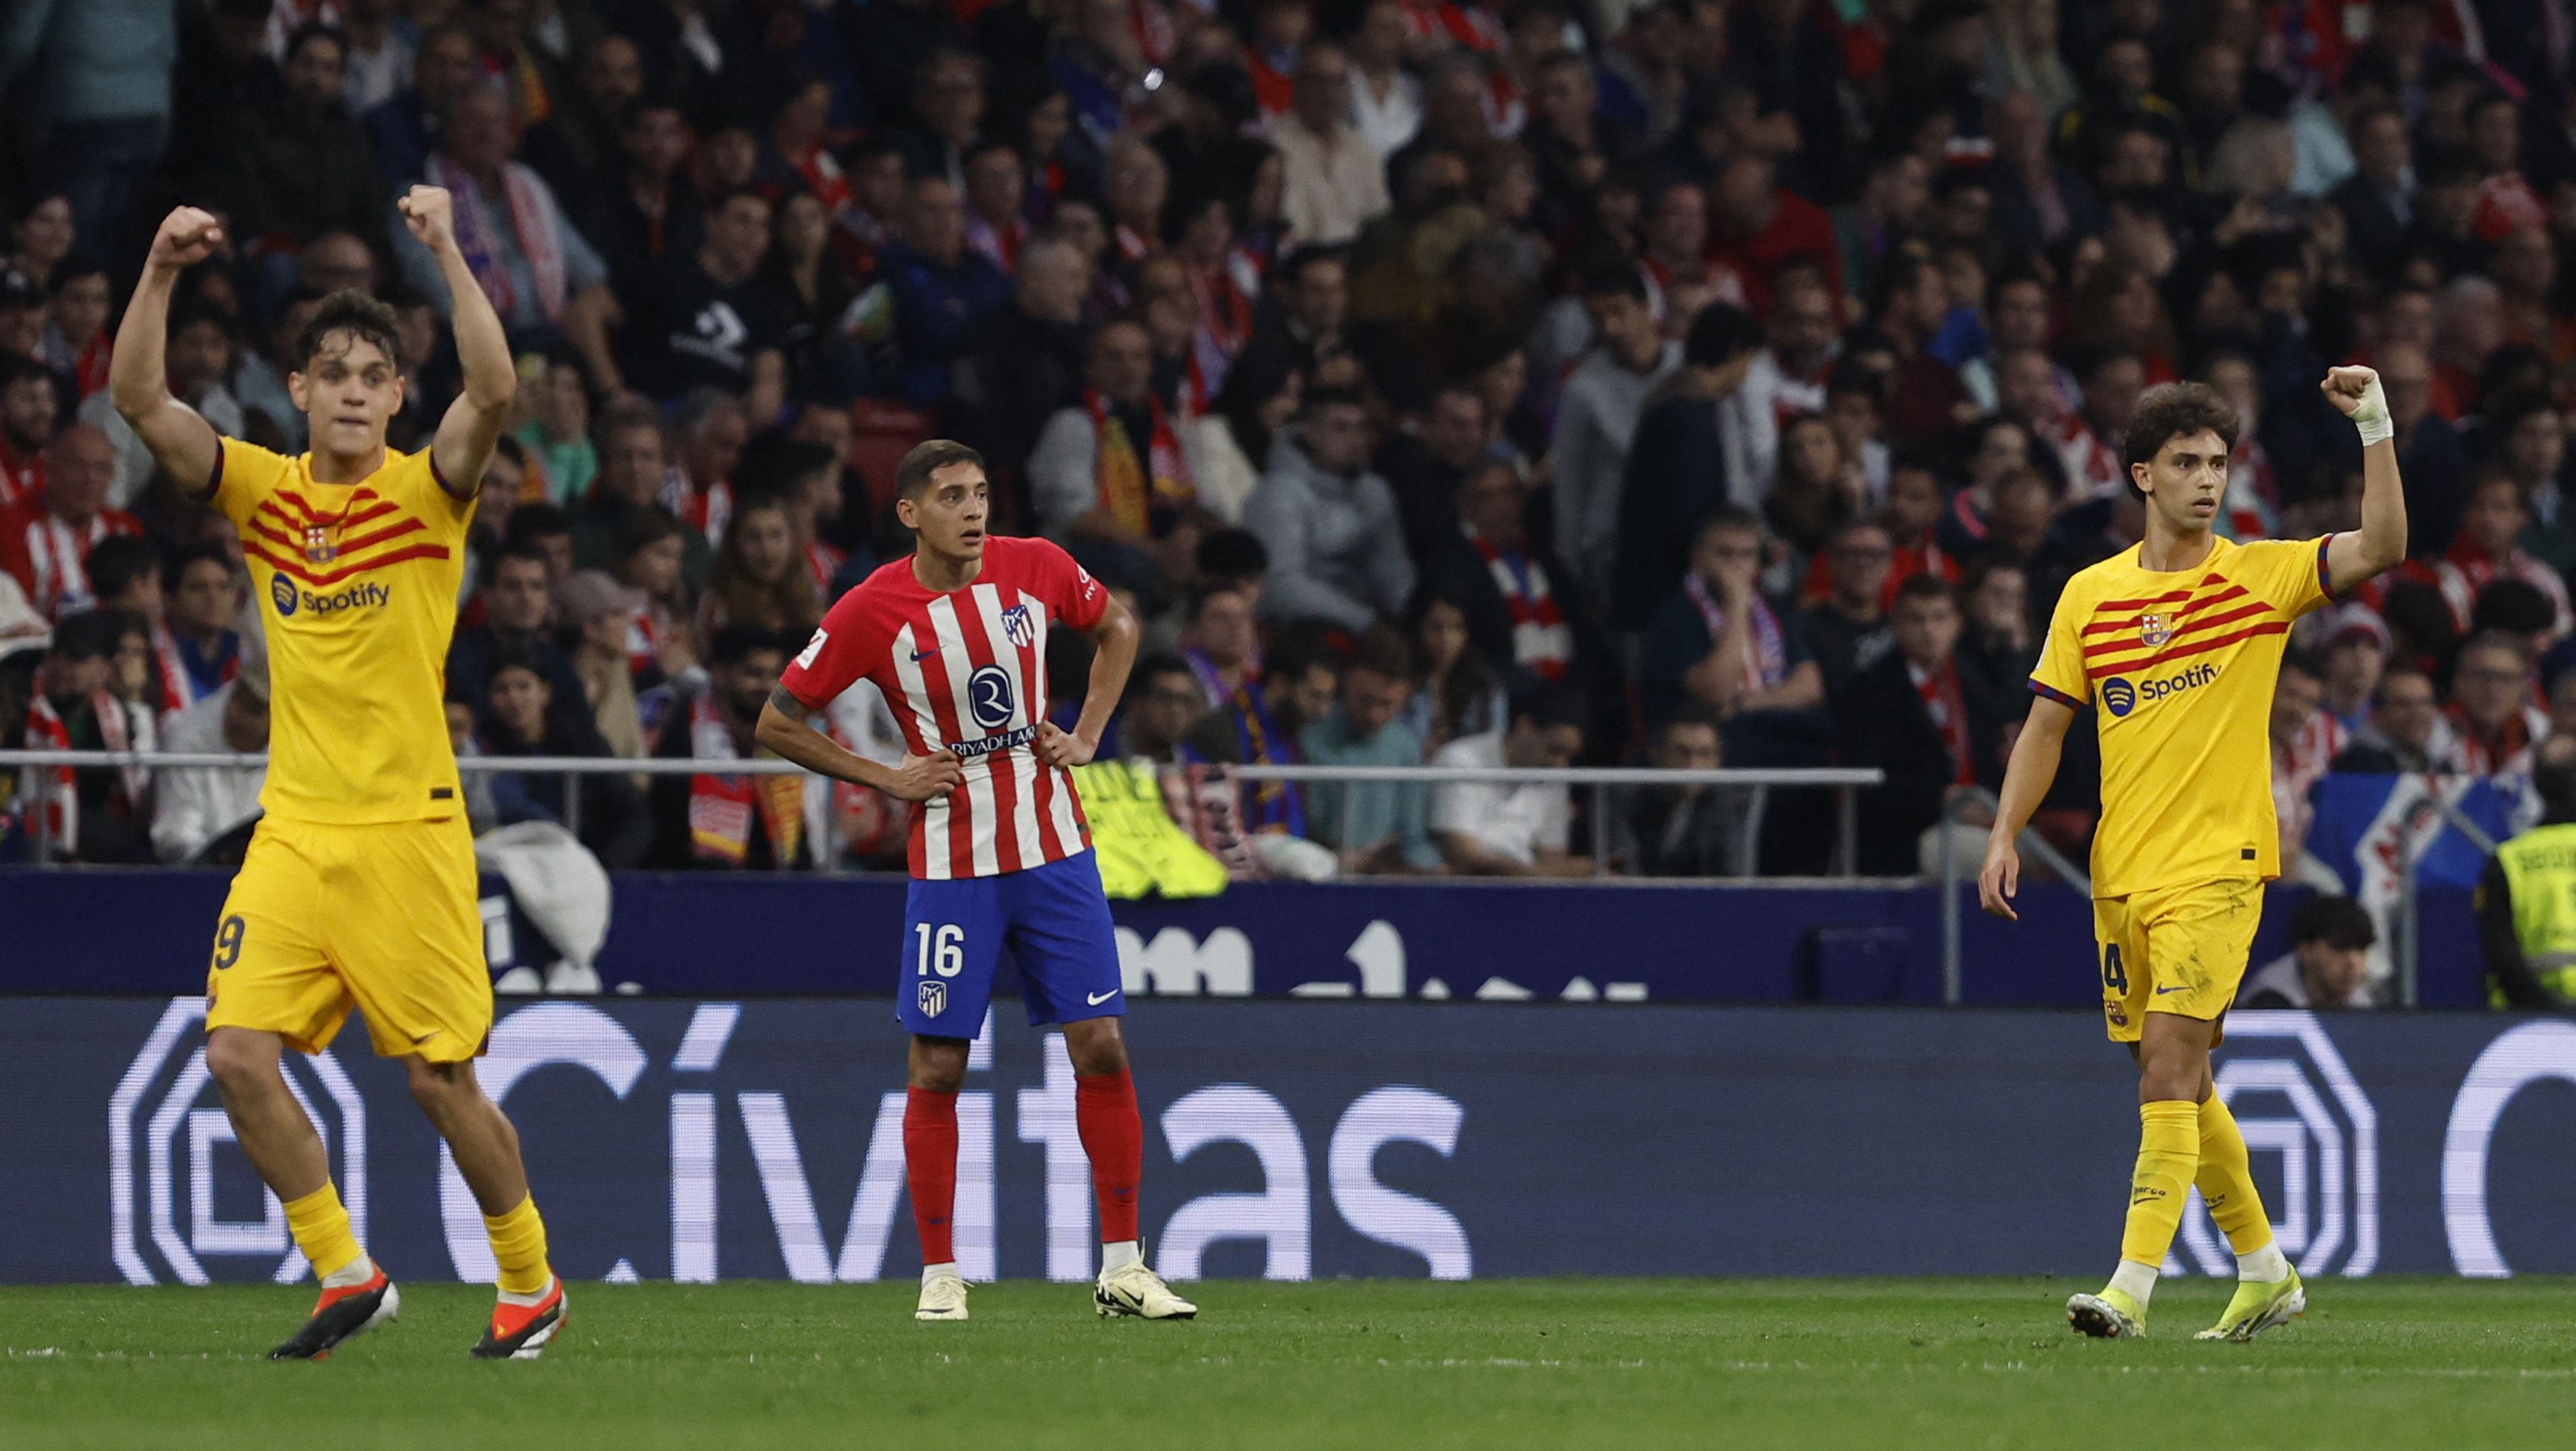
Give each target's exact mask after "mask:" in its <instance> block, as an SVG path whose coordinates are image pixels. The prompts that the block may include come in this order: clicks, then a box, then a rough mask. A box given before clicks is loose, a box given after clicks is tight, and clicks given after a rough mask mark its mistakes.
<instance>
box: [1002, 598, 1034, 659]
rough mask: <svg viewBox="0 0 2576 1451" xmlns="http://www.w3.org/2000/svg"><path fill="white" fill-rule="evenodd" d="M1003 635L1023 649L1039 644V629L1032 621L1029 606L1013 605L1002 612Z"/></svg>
mask: <svg viewBox="0 0 2576 1451" xmlns="http://www.w3.org/2000/svg"><path fill="white" fill-rule="evenodd" d="M1002 633H1003V634H1005V635H1007V636H1009V637H1010V640H1011V643H1012V644H1014V645H1017V646H1020V647H1021V648H1023V649H1026V648H1027V647H1028V646H1031V645H1034V644H1036V643H1037V638H1038V627H1037V626H1036V624H1034V623H1032V622H1031V621H1030V619H1029V607H1028V606H1027V605H1013V606H1011V607H1010V608H1009V609H1007V610H1004V611H1002Z"/></svg>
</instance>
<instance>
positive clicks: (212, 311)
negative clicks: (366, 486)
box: [0, 301, 300, 508]
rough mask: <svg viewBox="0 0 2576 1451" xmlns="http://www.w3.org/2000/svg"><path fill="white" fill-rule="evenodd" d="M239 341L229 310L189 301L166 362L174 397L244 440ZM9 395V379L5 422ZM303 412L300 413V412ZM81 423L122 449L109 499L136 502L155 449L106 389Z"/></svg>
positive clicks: (174, 320) (0, 413) (2, 387)
mask: <svg viewBox="0 0 2576 1451" xmlns="http://www.w3.org/2000/svg"><path fill="white" fill-rule="evenodd" d="M233 352H234V343H233V335H232V319H231V317H230V315H229V314H227V313H225V312H224V311H223V310H221V309H220V308H217V307H215V306H213V305H212V304H211V303H207V302H203V301H200V302H196V303H183V304H181V305H179V306H178V307H176V308H173V309H172V311H171V314H170V339H169V346H168V349H167V353H166V356H165V358H164V366H165V367H166V369H167V370H168V372H169V375H170V396H171V397H173V398H176V399H178V400H179V401H180V402H182V403H185V404H187V405H188V406H189V407H191V408H194V409H196V410H197V413H198V416H200V417H202V418H204V419H205V420H206V422H207V423H208V424H210V425H212V426H213V427H214V429H215V431H216V432H217V433H220V434H222V435H224V436H225V437H226V438H238V437H240V436H241V435H242V434H243V433H244V432H246V431H247V430H248V427H249V420H248V419H247V418H246V417H245V416H244V414H243V412H242V406H241V403H240V402H239V401H238V400H237V399H236V398H235V397H234V396H233V392H232V388H231V386H230V385H229V383H228V382H227V381H226V380H228V379H229V378H231V377H232V376H233ZM8 375H9V363H8V360H7V359H5V358H0V378H6V377H7V376H8ZM7 399H8V393H7V387H6V384H5V383H0V421H5V419H6V411H5V404H6V402H7ZM299 416H300V415H299ZM78 418H79V421H80V422H81V423H83V424H85V425H87V426H89V427H91V428H95V429H97V430H98V431H99V432H101V433H104V434H106V435H107V438H108V441H109V442H110V443H111V444H113V445H114V447H115V451H116V477H115V479H114V481H113V482H111V483H110V484H109V485H108V497H109V498H110V499H111V500H114V501H116V502H117V505H118V507H119V508H126V507H132V506H135V505H136V504H137V503H138V501H139V500H140V499H141V497H142V495H143V492H144V486H145V485H146V484H147V483H148V482H149V481H150V480H151V478H152V474H153V462H152V450H151V449H150V448H149V447H147V446H145V444H144V442H143V439H142V438H141V436H139V435H138V434H136V433H135V431H134V427H133V425H131V424H129V423H127V422H126V421H125V415H123V414H121V413H119V412H117V411H116V405H115V403H114V402H113V401H112V400H110V399H109V398H108V396H107V391H106V390H105V389H101V390H99V391H98V392H96V393H93V394H91V395H90V396H89V397H88V398H87V399H85V400H83V401H82V403H81V406H80V412H79V414H78ZM6 444H7V439H6V438H5V437H0V465H5V462H6V458H7V451H6ZM7 491H8V484H7V481H6V478H5V470H4V469H0V493H6V492H7Z"/></svg>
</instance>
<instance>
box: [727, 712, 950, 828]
mask: <svg viewBox="0 0 2576 1451" xmlns="http://www.w3.org/2000/svg"><path fill="white" fill-rule="evenodd" d="M806 713H807V712H806V708H805V702H803V701H801V700H798V699H797V698H796V697H795V695H794V694H792V693H791V692H790V691H789V690H788V689H787V687H786V686H784V685H780V686H775V687H772V688H771V690H770V692H769V703H768V704H766V705H764V706H762V707H761V708H760V721H759V723H758V724H757V725H755V726H753V727H752V738H753V739H754V740H757V741H759V742H760V744H762V745H763V746H766V747H768V748H769V749H770V750H772V751H774V752H776V753H777V754H778V755H779V756H781V757H783V758H784V759H787V760H790V761H794V762H795V763H796V764H797V765H800V766H802V767H804V768H805V769H806V770H808V771H812V772H814V773H815V774H816V775H820V776H829V777H831V778H832V779H833V780H835V781H847V782H849V783H850V784H852V785H854V786H866V787H869V788H871V789H873V790H877V791H883V792H884V793H885V794H887V795H888V796H892V797H894V798H895V799H896V800H898V801H929V800H933V799H935V798H937V797H941V796H945V795H947V794H948V793H949V792H950V791H952V790H955V789H956V787H957V783H958V782H959V781H962V780H964V779H965V777H966V772H965V768H964V767H962V766H960V765H958V764H957V753H956V752H954V751H933V752H932V753H930V754H929V755H927V756H906V757H904V758H903V761H902V763H901V764H899V765H893V766H886V765H880V764H878V763H877V762H875V761H871V760H869V759H868V758H867V757H865V756H861V755H857V754H855V753H853V752H851V751H849V750H847V749H845V748H843V747H842V745H841V743H840V742H838V741H835V740H833V739H832V738H831V737H830V736H827V735H825V734H823V733H822V732H821V731H818V730H816V729H814V727H812V726H811V725H808V724H806V721H805V716H806Z"/></svg>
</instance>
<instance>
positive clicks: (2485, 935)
mask: <svg viewBox="0 0 2576 1451" xmlns="http://www.w3.org/2000/svg"><path fill="white" fill-rule="evenodd" d="M2531 784H2532V789H2533V790H2534V791H2536V792H2538V793H2539V796H2540V804H2541V818H2540V824H2539V825H2538V826H2535V827H2533V828H2532V829H2531V830H2529V831H2526V832H2524V833H2523V834H2522V835H2520V836H2517V837H2515V838H2514V839H2513V840H2511V841H2508V842H2506V843H2505V844H2504V845H2502V846H2500V847H2498V848H2496V854H2495V856H2494V858H2493V859H2492V860H2490V861H2489V862H2488V863H2487V869H2486V875H2485V876H2483V877H2482V878H2480V879H2479V881H2478V894H2477V911H2478V944H2479V946H2481V947H2482V948H2484V949H2485V951H2486V959H2487V999H2488V1001H2489V1002H2491V1003H2493V1004H2495V1005H2496V1006H2497V1007H2514V1008H2537V1009H2542V1010H2548V1009H2557V1008H2567V1007H2576V738H2571V737H2568V736H2552V737H2550V738H2549V739H2548V740H2546V741H2543V742H2541V745H2540V749H2539V752H2538V755H2537V758H2536V759H2535V760H2534V762H2533V763H2532V772H2531Z"/></svg>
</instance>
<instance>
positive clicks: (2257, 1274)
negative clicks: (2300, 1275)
mask: <svg viewBox="0 0 2576 1451" xmlns="http://www.w3.org/2000/svg"><path fill="white" fill-rule="evenodd" d="M2289 1277H2290V1261H2289V1260H2288V1258H2287V1257H2285V1256H2284V1255H2283V1254H2282V1253H2281V1247H2280V1246H2279V1245H2277V1244H2275V1243H2273V1242H2272V1241H2270V1240H2268V1239H2267V1240H2265V1241H2263V1247H2262V1248H2261V1249H2252V1250H2247V1251H2246V1252H2244V1253H2243V1254H2240V1255H2238V1256H2237V1257H2236V1278H2238V1279H2240V1280H2252V1281H2254V1282H2255V1283H2257V1284H2263V1285H2277V1284H2279V1283H2280V1282H2281V1281H2283V1280H2286V1279H2288V1278H2289Z"/></svg>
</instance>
